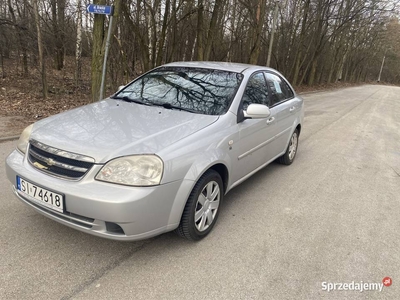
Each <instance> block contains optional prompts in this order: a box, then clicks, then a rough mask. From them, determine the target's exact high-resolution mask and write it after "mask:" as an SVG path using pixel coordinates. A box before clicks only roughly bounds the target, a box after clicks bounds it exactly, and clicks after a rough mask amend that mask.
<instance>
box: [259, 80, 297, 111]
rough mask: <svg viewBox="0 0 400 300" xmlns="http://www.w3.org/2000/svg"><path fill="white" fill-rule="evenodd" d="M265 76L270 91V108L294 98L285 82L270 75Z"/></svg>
mask: <svg viewBox="0 0 400 300" xmlns="http://www.w3.org/2000/svg"><path fill="white" fill-rule="evenodd" d="M265 75H266V78H267V84H268V87H269V89H270V91H271V106H273V105H275V104H276V103H279V102H282V101H284V100H286V99H290V98H293V97H294V93H293V91H292V89H291V88H290V87H289V85H288V84H287V83H286V81H285V80H283V79H282V78H280V77H279V76H277V75H274V74H271V73H266V74H265Z"/></svg>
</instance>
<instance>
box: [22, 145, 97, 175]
mask: <svg viewBox="0 0 400 300" xmlns="http://www.w3.org/2000/svg"><path fill="white" fill-rule="evenodd" d="M28 160H29V162H30V163H31V165H32V166H34V167H35V168H37V169H38V170H40V171H43V172H45V173H48V174H51V175H54V176H57V177H62V178H66V179H74V180H77V179H80V178H82V177H83V176H84V175H85V174H86V173H87V172H88V171H89V170H90V168H91V167H92V166H93V165H94V159H93V158H91V157H88V156H83V155H80V154H76V153H72V152H68V151H64V150H60V149H57V148H53V147H51V146H48V145H45V144H43V143H40V142H38V141H35V140H31V141H30V142H29V150H28Z"/></svg>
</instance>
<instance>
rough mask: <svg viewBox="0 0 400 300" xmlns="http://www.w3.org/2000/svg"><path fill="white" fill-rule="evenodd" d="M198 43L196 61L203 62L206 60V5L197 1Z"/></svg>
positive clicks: (199, 0)
mask: <svg viewBox="0 0 400 300" xmlns="http://www.w3.org/2000/svg"><path fill="white" fill-rule="evenodd" d="M197 3H198V5H197V9H198V11H197V42H196V49H197V52H196V59H197V60H199V61H201V60H204V43H203V34H204V28H203V27H204V19H203V18H204V17H203V12H204V4H203V0H198V1H197Z"/></svg>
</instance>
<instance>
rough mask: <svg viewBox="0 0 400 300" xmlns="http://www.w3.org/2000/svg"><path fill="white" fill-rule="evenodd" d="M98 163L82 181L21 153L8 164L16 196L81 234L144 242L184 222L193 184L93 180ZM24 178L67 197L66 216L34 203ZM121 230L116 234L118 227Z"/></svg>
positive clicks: (14, 155) (15, 152)
mask: <svg viewBox="0 0 400 300" xmlns="http://www.w3.org/2000/svg"><path fill="white" fill-rule="evenodd" d="M100 168H101V166H100V165H95V166H93V168H92V169H91V170H90V171H89V172H88V173H87V174H86V176H85V177H84V178H83V179H82V180H80V181H71V180H65V179H60V178H56V177H52V176H49V175H47V174H44V173H42V172H40V171H38V170H37V169H35V168H34V167H32V166H31V165H30V164H29V163H28V162H27V160H26V157H24V156H23V155H22V154H21V153H20V152H18V151H13V152H12V153H11V154H10V155H9V157H8V158H7V160H6V173H7V177H8V179H9V180H10V181H11V183H12V185H13V191H14V194H15V195H16V196H17V197H18V198H19V199H20V200H21V201H23V202H24V203H25V204H28V205H29V206H31V207H32V208H34V209H35V210H36V211H37V212H39V213H41V214H43V215H45V216H46V217H48V218H50V219H53V220H55V221H57V222H60V223H62V224H64V225H66V226H69V227H72V228H75V229H77V230H80V231H83V232H86V233H89V234H93V235H97V236H101V237H105V238H109V239H114V240H128V241H133V240H140V239H145V238H149V237H153V236H155V235H158V234H161V233H163V232H167V231H171V230H174V229H175V228H176V227H177V226H178V225H179V222H180V216H181V213H182V211H183V207H184V205H185V202H186V199H187V196H188V195H189V193H190V191H191V188H192V185H193V182H192V181H187V180H180V181H174V182H170V183H167V184H163V185H159V186H154V187H129V186H122V185H116V184H110V183H105V182H100V181H96V180H94V176H95V175H96V174H97V172H98V171H99V169H100ZM17 175H18V176H20V177H22V178H24V179H26V180H28V181H30V182H32V183H34V184H36V185H38V186H40V187H43V188H47V189H50V190H52V191H56V192H58V193H62V194H64V195H65V203H64V205H65V210H66V211H65V212H64V213H59V212H56V211H53V210H51V209H49V208H46V207H44V206H41V205H39V204H37V203H36V202H34V201H32V199H30V197H29V196H26V195H25V194H22V193H21V192H19V191H18V190H17V188H16V177H17ZM115 224H116V225H118V226H119V227H120V228H122V230H119V231H118V230H115V228H116V227H118V226H116V227H115V226H114V225H115Z"/></svg>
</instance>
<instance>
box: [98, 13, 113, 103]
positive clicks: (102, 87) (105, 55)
mask: <svg viewBox="0 0 400 300" xmlns="http://www.w3.org/2000/svg"><path fill="white" fill-rule="evenodd" d="M112 22H113V16H112V15H111V16H110V23H109V24H108V33H107V40H106V48H105V50H104V61H103V72H102V74H101V85H100V99H99V101H100V100H103V97H104V82H105V79H106V69H107V56H108V49H109V48H110V37H111V28H112Z"/></svg>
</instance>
